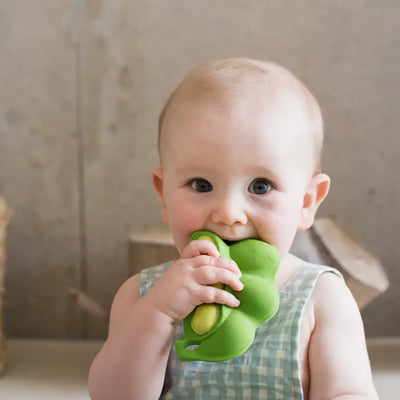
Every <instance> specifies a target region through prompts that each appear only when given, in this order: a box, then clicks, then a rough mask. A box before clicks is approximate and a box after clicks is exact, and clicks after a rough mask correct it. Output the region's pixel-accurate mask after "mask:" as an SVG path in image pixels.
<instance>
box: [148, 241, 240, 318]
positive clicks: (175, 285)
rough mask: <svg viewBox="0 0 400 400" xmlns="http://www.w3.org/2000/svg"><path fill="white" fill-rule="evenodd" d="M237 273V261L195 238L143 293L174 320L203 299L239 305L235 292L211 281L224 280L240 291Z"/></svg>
mask: <svg viewBox="0 0 400 400" xmlns="http://www.w3.org/2000/svg"><path fill="white" fill-rule="evenodd" d="M240 276H241V272H240V270H239V267H238V266H237V264H236V263H235V262H234V261H233V260H230V259H228V258H221V257H219V253H218V250H217V248H216V247H215V245H214V244H213V243H211V242H209V241H207V240H194V241H191V242H190V243H189V244H188V245H187V246H186V247H185V248H184V250H183V251H182V258H180V259H178V260H177V261H175V262H174V264H173V265H172V266H171V267H170V268H169V269H168V271H167V272H166V273H165V274H164V275H163V276H162V277H161V278H160V280H159V281H158V282H156V283H155V284H154V286H153V287H152V288H151V289H150V291H149V293H148V294H147V296H146V297H147V300H148V301H150V302H151V304H152V305H153V306H154V307H156V309H157V310H159V311H161V312H162V313H163V314H165V315H166V316H168V317H169V318H170V320H171V321H172V323H177V322H180V321H182V320H183V319H184V318H185V317H186V316H187V315H189V314H190V313H191V312H192V311H193V309H194V308H195V307H196V306H198V305H200V304H203V303H219V304H226V305H227V306H230V307H238V306H239V300H238V299H236V297H235V296H233V295H232V294H231V293H229V292H227V291H226V290H223V289H220V288H217V287H213V286H211V285H214V284H216V283H223V284H225V285H229V286H230V287H231V288H232V289H233V290H236V291H240V290H242V289H243V284H242V282H240V280H239V278H240Z"/></svg>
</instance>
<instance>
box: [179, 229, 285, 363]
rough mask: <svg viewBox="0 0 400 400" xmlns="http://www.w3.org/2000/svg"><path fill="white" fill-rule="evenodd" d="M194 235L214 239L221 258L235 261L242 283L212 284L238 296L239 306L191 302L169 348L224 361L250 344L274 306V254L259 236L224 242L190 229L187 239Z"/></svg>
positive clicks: (276, 301)
mask: <svg viewBox="0 0 400 400" xmlns="http://www.w3.org/2000/svg"><path fill="white" fill-rule="evenodd" d="M199 239H202V240H210V241H212V242H214V244H215V246H216V247H217V249H218V251H219V253H220V256H221V257H225V258H230V259H232V260H234V261H235V262H236V264H237V265H238V267H239V268H240V270H241V272H242V277H241V281H242V282H243V285H244V288H243V290H242V291H240V292H235V291H234V290H232V289H231V288H230V287H229V286H225V285H221V284H217V285H214V286H218V287H219V288H224V289H225V290H227V291H228V292H230V293H233V294H234V296H235V297H237V298H238V299H239V300H240V306H239V307H237V308H231V307H228V306H226V305H222V304H202V305H200V306H198V307H196V308H195V309H194V310H193V312H192V313H190V314H189V315H188V316H187V317H186V318H185V319H184V320H183V327H184V336H183V338H181V339H179V340H176V341H175V348H176V352H177V354H178V356H179V358H180V359H181V360H183V361H193V360H203V361H225V360H229V359H231V358H235V357H238V356H240V355H241V354H243V353H244V352H245V351H246V350H247V349H248V348H249V347H250V346H251V344H252V343H253V340H254V335H255V331H256V329H257V328H258V327H259V326H260V325H262V324H263V323H265V322H266V321H268V320H269V319H271V318H272V317H273V316H274V315H275V313H276V312H277V311H278V307H279V292H278V289H277V287H276V284H275V275H276V272H277V270H278V267H279V253H278V250H277V249H276V248H275V247H274V246H272V245H270V244H268V243H265V242H263V241H261V240H255V239H245V240H242V241H240V242H235V243H233V244H231V245H228V244H226V243H225V242H224V241H223V240H222V239H221V238H220V237H218V236H217V235H215V234H214V233H212V232H207V231H197V232H194V233H193V234H192V236H191V240H199Z"/></svg>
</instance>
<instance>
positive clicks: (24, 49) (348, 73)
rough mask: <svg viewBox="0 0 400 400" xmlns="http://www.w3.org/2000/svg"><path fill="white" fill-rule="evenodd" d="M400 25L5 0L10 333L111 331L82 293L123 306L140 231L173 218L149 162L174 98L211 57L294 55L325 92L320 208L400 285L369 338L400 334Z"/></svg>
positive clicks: (288, 10)
mask: <svg viewBox="0 0 400 400" xmlns="http://www.w3.org/2000/svg"><path fill="white" fill-rule="evenodd" d="M21 3H23V4H21ZM399 21H400V4H399V3H398V2H395V1H389V2H377V1H374V0H368V1H357V2H349V1H345V0H339V1H334V2H332V1H328V0H324V1H315V0H301V1H296V2H294V1H282V0H274V1H272V0H262V1H261V0H258V1H255V0H251V1H245V0H219V1H214V0H201V1H200V0H195V1H194V0H192V1H190V2H189V1H188V2H185V1H176V0H172V1H164V0H153V1H151V2H144V1H127V0H125V1H122V0H119V1H117V0H114V1H106V0H103V1H101V0H86V1H84V0H70V1H62V2H55V1H52V0H40V1H36V2H29V1H25V2H15V1H13V0H3V2H2V7H1V11H0V51H1V53H0V54H1V57H0V87H1V90H0V135H1V136H0V140H1V146H0V194H1V195H3V196H5V197H6V198H7V200H8V202H9V203H10V205H11V206H12V207H13V209H14V211H15V214H14V217H13V219H12V226H11V228H10V231H9V238H8V263H7V268H8V273H7V279H6V285H7V296H6V300H7V307H6V311H5V312H6V326H7V332H8V334H9V335H10V336H51V337H80V336H81V335H84V336H89V337H102V336H104V334H105V324H104V323H102V322H99V321H95V320H92V319H90V318H87V316H85V315H81V314H80V313H79V312H77V310H76V309H75V307H73V306H72V305H71V304H70V302H69V301H68V297H67V291H68V288H70V287H81V288H82V289H83V290H85V291H86V292H88V293H89V294H90V295H91V296H93V297H94V298H96V299H97V300H99V301H100V302H102V303H103V304H104V305H105V306H107V307H108V306H109V305H110V302H111V300H112V297H113V295H114V293H115V292H116V290H117V288H118V287H119V286H120V284H121V283H122V282H123V281H124V280H125V279H126V277H127V276H128V266H127V254H128V253H127V238H128V236H129V233H130V232H131V231H132V230H133V229H135V228H138V227H140V226H142V225H146V224H152V223H156V222H159V221H160V217H161V216H160V211H159V204H158V200H157V198H156V195H155V194H154V192H153V190H152V187H151V182H150V169H151V167H152V166H154V165H155V164H156V163H157V155H156V148H155V137H156V119H157V115H158V112H159V111H160V108H161V107H162V104H163V102H164V101H165V99H166V97H167V95H168V93H169V91H170V90H171V89H172V88H173V87H174V86H175V84H176V83H177V82H178V80H179V79H180V78H181V77H182V75H183V74H184V73H185V72H186V71H187V70H188V68H190V67H191V66H193V65H194V64H196V63H198V62H199V61H203V60H207V59H210V58H214V57H224V56H236V55H244V56H250V57H257V58H263V59H270V60H273V61H275V62H278V63H281V64H283V65H285V66H286V67H288V68H289V69H291V70H292V71H294V72H295V73H296V74H297V75H298V76H299V77H300V78H302V79H303V80H304V81H305V82H306V84H307V85H308V86H309V87H310V88H311V89H312V91H313V92H314V93H315V94H316V96H317V97H318V98H319V100H320V103H321V106H322V109H323V113H324V116H325V123H326V151H325V163H324V166H325V171H326V172H328V173H329V174H330V175H331V177H332V179H333V186H332V192H331V194H330V197H329V199H328V200H327V202H326V204H325V205H324V206H323V208H322V209H321V213H320V216H324V215H330V216H335V217H337V218H338V219H339V220H340V221H342V222H344V223H345V224H346V225H347V226H348V227H349V228H350V230H352V231H353V232H354V233H355V234H356V235H357V236H358V237H359V238H361V239H362V240H363V241H364V243H366V244H367V245H369V247H370V248H371V249H372V250H373V251H374V252H375V254H376V255H377V256H379V257H380V259H381V260H382V262H383V264H384V265H385V267H386V269H387V272H388V274H389V277H390V281H391V288H390V290H389V291H388V292H387V294H385V295H384V296H382V297H381V298H380V299H379V300H377V301H376V302H375V303H374V304H373V305H371V306H370V307H369V308H368V309H367V310H366V312H365V313H364V319H365V324H366V329H367V333H368V334H369V335H371V336H376V335H400V319H399V318H398V316H399V315H400V300H399V293H400V269H399V268H398V267H397V262H398V260H399V258H400V246H398V245H397V240H398V236H399V225H400V224H399V216H398V212H397V208H398V206H399V197H400V185H399V177H398V172H397V171H398V168H399V148H400V146H399V145H400V139H399V134H398V130H399V127H400V113H399V103H400V73H399V71H400V41H399V32H398V23H399Z"/></svg>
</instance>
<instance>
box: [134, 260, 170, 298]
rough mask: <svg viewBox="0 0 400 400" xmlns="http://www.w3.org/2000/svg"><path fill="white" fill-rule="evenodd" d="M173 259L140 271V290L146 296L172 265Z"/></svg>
mask: <svg viewBox="0 0 400 400" xmlns="http://www.w3.org/2000/svg"><path fill="white" fill-rule="evenodd" d="M172 263H173V261H170V262H167V263H164V264H160V265H156V266H154V267H150V268H146V269H144V270H143V271H142V272H141V273H140V281H139V284H140V286H139V292H140V295H141V296H145V295H146V294H147V292H148V291H149V290H150V288H151V287H152V286H153V285H154V284H155V283H156V281H158V279H160V278H161V276H162V275H163V274H164V272H165V271H166V270H167V269H168V268H169V267H170V266H171V264H172Z"/></svg>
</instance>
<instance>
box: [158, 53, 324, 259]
mask: <svg viewBox="0 0 400 400" xmlns="http://www.w3.org/2000/svg"><path fill="white" fill-rule="evenodd" d="M322 130H323V128H322V118H321V112H320V109H319V106H318V103H317V102H316V100H315V99H314V97H313V96H312V94H311V93H310V92H309V91H308V90H307V88H306V87H305V86H304V85H303V84H302V83H301V82H300V81H299V80H298V79H297V78H295V77H294V76H293V75H292V74H291V73H290V72H288V71H287V70H286V69H284V68H282V67H279V66H278V65H275V64H272V63H266V62H261V61H257V60H250V59H242V58H236V59H223V60H217V61H213V62H210V63H207V64H203V65H200V66H199V67H197V68H195V69H194V70H192V71H191V72H190V73H189V74H188V75H187V76H186V77H185V78H184V79H183V81H182V82H181V83H180V84H179V86H178V87H177V89H176V90H175V91H174V92H173V93H172V95H171V96H170V98H169V100H168V101H167V104H166V106H165V107H164V109H163V111H162V113H161V116H160V119H159V139H158V147H159V153H160V160H161V167H160V168H156V169H154V170H153V183H154V186H155V188H156V190H157V192H158V193H159V195H160V198H161V202H162V205H163V212H164V214H163V215H164V219H165V221H167V222H168V223H169V225H170V228H171V232H172V235H173V237H174V239H175V243H176V244H177V248H178V250H179V251H181V250H182V249H183V247H184V246H185V245H186V244H187V243H188V241H189V237H190V234H191V233H192V232H194V231H196V230H208V231H212V232H214V233H216V234H217V235H219V236H221V237H222V238H223V239H226V240H230V241H232V240H242V239H245V238H256V239H261V240H264V241H266V242H268V243H271V244H273V245H275V246H276V247H277V248H278V250H279V251H280V253H281V255H282V256H283V255H284V254H286V253H287V252H288V251H289V248H290V246H291V243H292V241H293V238H294V235H295V233H296V231H297V230H298V229H306V228H308V227H309V226H310V225H311V224H312V222H313V219H314V214H315V211H316V209H317V208H318V205H319V204H320V203H321V201H322V200H323V198H324V197H325V195H326V193H327V192H328V188H329V177H327V176H326V175H323V174H320V173H319V169H320V154H321V148H322V137H323V133H322Z"/></svg>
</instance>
